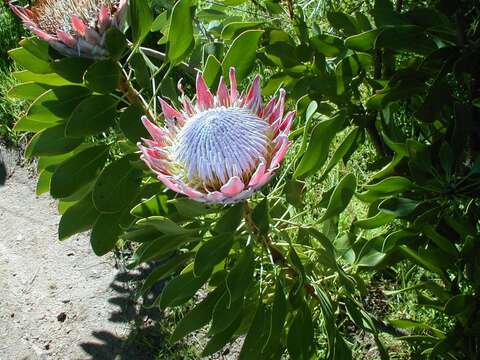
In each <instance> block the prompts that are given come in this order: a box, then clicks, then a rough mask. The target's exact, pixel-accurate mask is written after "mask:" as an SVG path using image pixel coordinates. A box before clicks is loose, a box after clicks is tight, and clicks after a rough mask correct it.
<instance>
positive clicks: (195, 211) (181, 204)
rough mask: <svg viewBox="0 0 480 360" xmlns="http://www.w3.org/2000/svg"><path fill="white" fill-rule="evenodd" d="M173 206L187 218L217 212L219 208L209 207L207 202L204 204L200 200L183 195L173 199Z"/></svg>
mask: <svg viewBox="0 0 480 360" xmlns="http://www.w3.org/2000/svg"><path fill="white" fill-rule="evenodd" d="M171 203H172V204H173V206H175V208H176V209H177V211H178V213H179V214H180V215H182V216H184V217H186V218H189V219H195V218H197V217H199V216H203V215H207V214H211V213H214V212H217V211H218V209H216V208H213V207H209V206H208V205H206V204H202V203H200V202H198V201H195V200H192V199H189V198H186V197H183V198H176V199H175V200H173V201H171Z"/></svg>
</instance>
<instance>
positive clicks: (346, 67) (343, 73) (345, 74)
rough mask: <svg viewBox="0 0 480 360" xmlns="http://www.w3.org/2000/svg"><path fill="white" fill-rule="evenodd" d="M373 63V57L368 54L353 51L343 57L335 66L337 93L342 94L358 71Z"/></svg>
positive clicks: (366, 68)
mask: <svg viewBox="0 0 480 360" xmlns="http://www.w3.org/2000/svg"><path fill="white" fill-rule="evenodd" d="M372 64H373V58H372V56H371V55H370V54H363V53H354V54H352V55H349V56H346V57H345V58H343V59H342V60H341V61H340V62H339V63H338V64H337V66H336V68H335V74H336V76H337V95H342V94H343V93H344V92H345V91H346V90H347V89H348V88H349V85H350V83H351V81H352V79H353V78H354V77H356V76H357V75H358V74H359V73H360V71H361V70H362V69H363V70H368V68H369V67H370V66H371V65H372Z"/></svg>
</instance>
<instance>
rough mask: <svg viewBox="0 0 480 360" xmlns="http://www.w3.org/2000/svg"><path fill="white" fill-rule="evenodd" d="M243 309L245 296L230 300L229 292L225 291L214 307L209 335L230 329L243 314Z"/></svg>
mask: <svg viewBox="0 0 480 360" xmlns="http://www.w3.org/2000/svg"><path fill="white" fill-rule="evenodd" d="M242 310H243V298H238V299H237V300H235V301H230V296H229V295H228V293H224V294H223V296H222V297H221V298H220V300H218V302H217V304H216V305H215V308H214V309H213V315H212V325H211V326H210V330H209V331H208V333H209V335H210V336H212V335H216V334H218V333H221V332H222V331H225V330H226V329H228V327H229V326H230V325H232V324H233V323H234V322H235V320H237V318H238V317H239V316H240V315H241V313H242ZM238 325H239V324H238ZM238 325H237V327H238Z"/></svg>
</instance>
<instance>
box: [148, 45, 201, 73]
mask: <svg viewBox="0 0 480 360" xmlns="http://www.w3.org/2000/svg"><path fill="white" fill-rule="evenodd" d="M140 50H142V51H143V53H144V54H145V55H147V56H148V57H152V58H154V59H158V60H161V61H165V59H166V58H167V55H166V54H165V53H162V52H161V51H158V50H153V49H150V48H147V47H143V46H141V47H140ZM178 66H179V67H180V68H181V69H182V70H184V71H185V72H186V73H188V74H190V75H193V76H194V77H195V76H197V73H198V71H199V70H197V69H195V68H194V67H193V66H190V65H189V64H187V63H186V62H181V63H180V64H178Z"/></svg>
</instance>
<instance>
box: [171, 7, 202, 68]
mask: <svg viewBox="0 0 480 360" xmlns="http://www.w3.org/2000/svg"><path fill="white" fill-rule="evenodd" d="M190 4H191V3H190V0H178V1H177V3H176V4H175V6H174V7H173V9H172V15H171V17H170V28H169V30H168V49H167V56H168V59H169V60H170V62H171V63H172V64H178V63H179V62H181V61H182V60H183V59H185V58H186V57H187V55H188V54H189V53H190V51H191V50H192V48H193V46H194V44H195V39H194V37H193V19H192V15H191V12H190Z"/></svg>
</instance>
